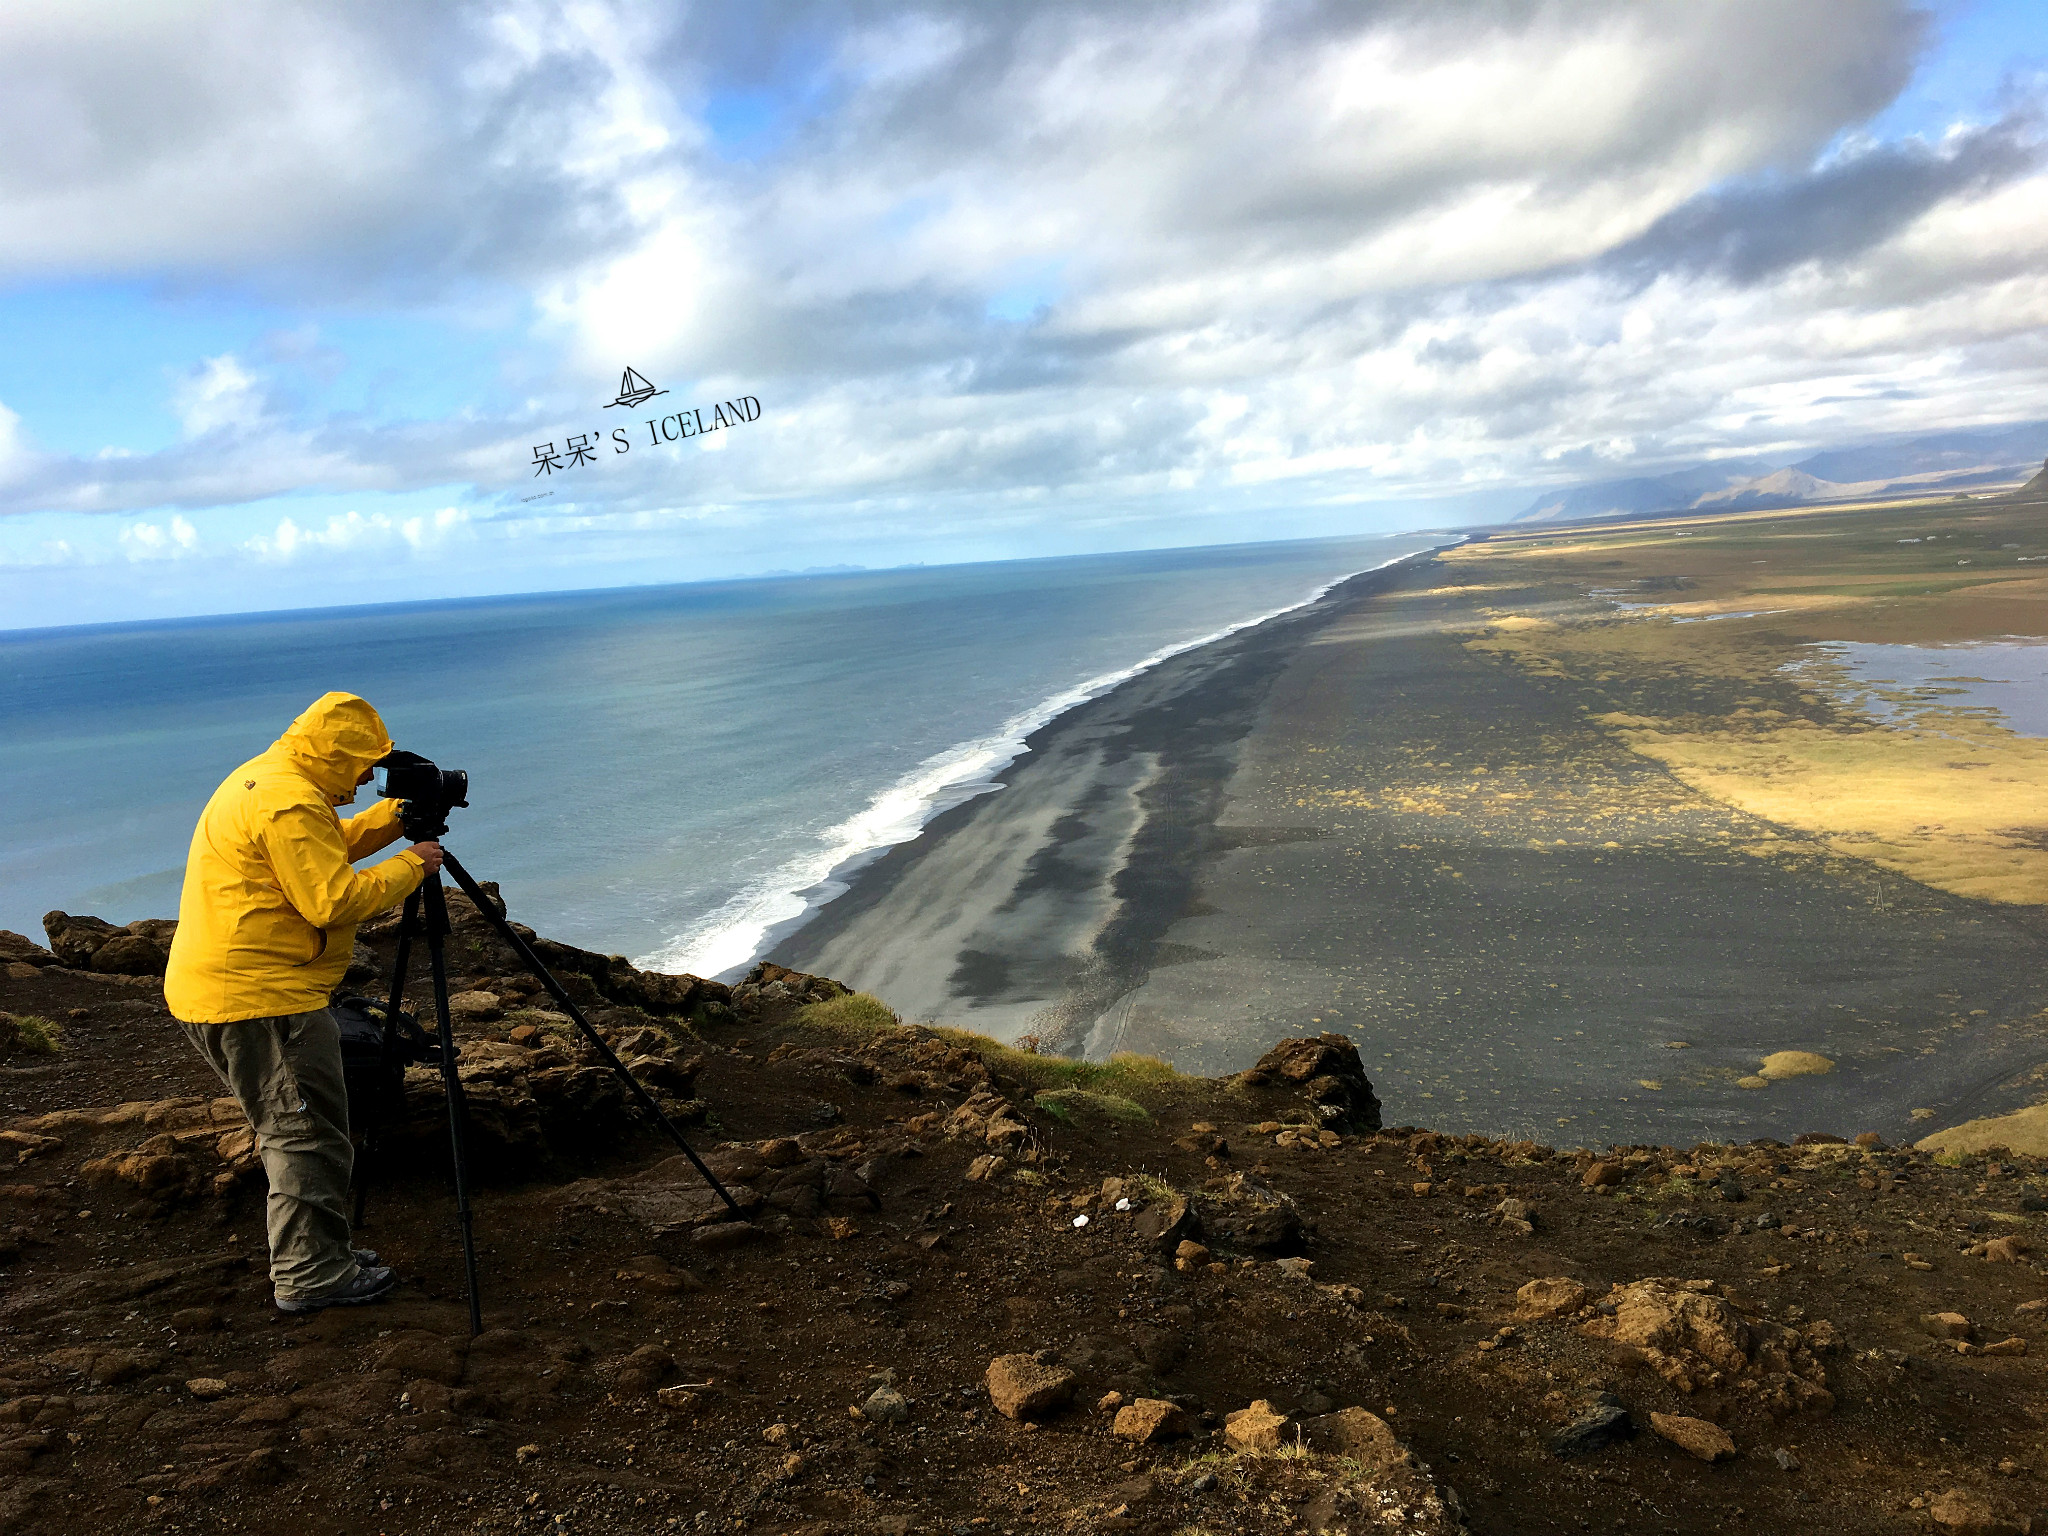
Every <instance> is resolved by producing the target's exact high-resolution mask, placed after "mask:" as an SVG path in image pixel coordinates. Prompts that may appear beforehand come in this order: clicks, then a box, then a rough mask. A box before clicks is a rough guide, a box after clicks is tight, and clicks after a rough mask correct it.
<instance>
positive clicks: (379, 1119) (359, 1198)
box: [355, 891, 420, 1227]
mask: <svg viewBox="0 0 2048 1536" xmlns="http://www.w3.org/2000/svg"><path fill="white" fill-rule="evenodd" d="M419 916H420V893H419V892H418V891H414V892H413V893H412V894H411V895H410V896H408V897H406V898H405V914H404V916H402V917H401V918H400V919H399V922H398V957H397V959H396V960H395V961H394V962H393V964H392V967H391V1001H390V1003H389V1005H388V1006H387V1007H386V1009H385V1013H384V1019H385V1025H384V1049H385V1053H386V1055H387V1056H388V1055H389V1053H390V1050H391V1030H392V1025H391V1022H390V1021H391V1020H393V1019H395V1018H397V1017H398V1010H399V1008H400V1007H401V1006H403V1004H404V1002H405V973H406V969H407V967H408V966H409V965H410V964H411V963H412V936H413V931H414V930H415V929H416V928H417V927H418V926H419ZM384 1065H385V1067H386V1069H387V1071H386V1072H380V1073H379V1074H378V1077H377V1096H376V1097H375V1098H373V1099H371V1100H370V1113H369V1116H368V1118H367V1121H366V1123H365V1124H364V1126H363V1150H362V1155H361V1156H360V1157H358V1158H357V1159H356V1170H355V1176H356V1215H355V1225H356V1226H358V1227H360V1226H361V1225H362V1224H363V1211H364V1208H365V1207H366V1206H367V1205H368V1204H369V1200H370V1175H371V1173H372V1172H373V1171H374V1170H375V1168H376V1166H377V1158H378V1154H379V1153H380V1152H381V1151H382V1150H383V1138H382V1132H383V1129H384V1092H385V1077H386V1076H387V1075H388V1069H389V1066H390V1063H389V1062H388V1061H386V1062H385V1063H384Z"/></svg>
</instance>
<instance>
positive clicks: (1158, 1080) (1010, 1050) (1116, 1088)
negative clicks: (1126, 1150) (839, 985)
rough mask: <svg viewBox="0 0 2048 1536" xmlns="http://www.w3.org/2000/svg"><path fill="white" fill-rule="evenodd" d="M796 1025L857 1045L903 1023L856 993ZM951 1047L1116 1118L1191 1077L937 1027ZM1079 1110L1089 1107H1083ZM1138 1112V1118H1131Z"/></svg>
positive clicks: (818, 1006)
mask: <svg viewBox="0 0 2048 1536" xmlns="http://www.w3.org/2000/svg"><path fill="white" fill-rule="evenodd" d="M796 1022H797V1023H798V1024H799V1025H801V1026H803V1027H804V1028H806V1029H816V1030H822V1031H824V1032H825V1033H827V1034H832V1035H837V1036H839V1037H840V1038H841V1039H843V1040H847V1041H851V1042H854V1043H859V1042H863V1041H867V1040H870V1039H873V1038H874V1037H875V1036H876V1035H878V1034H880V1033H882V1032H883V1031H884V1030H890V1029H895V1028H897V1027H899V1026H900V1025H901V1024H902V1022H903V1021H902V1020H901V1019H900V1018H898V1017H897V1015H896V1012H895V1010H894V1009H892V1008H891V1007H890V1006H889V1005H888V1004H887V1003H885V1002H883V1001H882V1000H881V999H880V998H879V997H876V996H875V995H874V994H873V993H871V992H853V993H849V994H848V995H847V996H845V997H835V998H833V999H832V1000H831V1001H830V1002H826V1003H810V1004H807V1005H806V1006H805V1007H804V1008H802V1009H801V1010H799V1011H798V1013H797V1016H796ZM932 1033H933V1034H935V1035H937V1036H938V1037H939V1038H940V1039H942V1040H944V1041H945V1042H946V1043H947V1044H948V1045H954V1046H958V1047H960V1048H962V1049H964V1050H969V1051H972V1052H974V1053H975V1054H976V1055H977V1056H979V1057H980V1058H981V1059H982V1060H983V1061H984V1062H986V1063H987V1064H988V1068H989V1070H990V1071H991V1072H998V1073H1001V1074H1002V1075H1003V1076H1005V1077H1008V1078H1012V1079H1014V1080H1016V1081H1018V1082H1020V1083H1022V1084H1023V1085H1024V1087H1025V1088H1026V1089H1027V1090H1028V1091H1030V1092H1031V1093H1033V1094H1035V1095H1037V1096H1038V1097H1039V1098H1040V1099H1041V1101H1042V1100H1043V1099H1044V1097H1045V1096H1046V1095H1047V1094H1053V1095H1071V1094H1076V1093H1078V1094H1081V1095H1082V1096H1083V1098H1084V1099H1103V1100H1110V1099H1114V1100H1118V1101H1120V1102H1121V1103H1123V1104H1124V1105H1127V1106H1128V1108H1127V1109H1125V1110H1122V1111H1117V1110H1113V1109H1109V1108H1105V1107H1102V1106H1092V1107H1093V1108H1094V1110H1095V1112H1097V1113H1102V1114H1108V1115H1110V1116H1111V1117H1112V1118H1122V1119H1129V1118H1146V1117H1147V1111H1146V1110H1145V1108H1144V1104H1145V1102H1146V1101H1150V1102H1152V1103H1155V1104H1156V1103H1158V1102H1159V1101H1160V1100H1161V1099H1162V1098H1164V1097H1166V1096H1167V1095H1168V1094H1169V1093H1170V1092H1171V1091H1172V1090H1173V1089H1174V1088H1175V1087H1176V1086H1177V1085H1180V1084H1183V1083H1186V1082H1187V1081H1189V1079H1188V1078H1187V1077H1186V1076H1185V1075H1184V1074H1182V1073H1180V1072H1177V1071H1175V1070H1174V1069H1173V1068H1172V1067H1171V1066H1169V1065H1168V1064H1167V1063H1165V1062H1163V1061H1161V1060H1160V1059H1159V1058H1158V1057H1157V1056H1140V1055H1138V1054H1137V1053H1136V1052H1133V1051H1120V1052H1118V1053H1117V1054H1116V1055H1114V1056H1112V1057H1110V1058H1109V1060H1108V1061H1081V1060H1078V1059H1076V1058H1075V1057H1072V1056H1053V1055H1042V1054H1040V1053H1038V1052H1036V1051H1025V1050H1019V1049H1018V1048H1017V1047H1016V1046H1013V1045H1004V1044H1003V1043H1002V1042H1001V1041H1000V1040H996V1039H993V1038H991V1037H990V1036H988V1035H978V1034H976V1033H975V1032H974V1031H973V1030H969V1029H945V1028H939V1029H934V1030H933V1031H932ZM1080 1107H1081V1108H1083V1109H1087V1108H1090V1107H1091V1106H1089V1105H1087V1104H1085V1103H1082V1104H1081V1105H1080ZM1130 1110H1136V1111H1137V1112H1138V1113H1137V1116H1136V1117H1133V1116H1131V1115H1130Z"/></svg>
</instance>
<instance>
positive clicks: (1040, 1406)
mask: <svg viewBox="0 0 2048 1536" xmlns="http://www.w3.org/2000/svg"><path fill="white" fill-rule="evenodd" d="M1074 1383H1075V1377H1074V1373H1073V1372H1072V1371H1070V1370H1068V1369H1067V1368H1066V1367H1065V1366H1063V1365H1053V1364H1050V1363H1048V1362H1046V1361H1042V1360H1040V1359H1039V1358H1038V1357H1037V1356H1036V1355H998V1356H996V1358H995V1359H993V1360H991V1361H990V1362H989V1367H988V1395H989V1401H990V1402H992V1403H994V1404H995V1407H996V1412H998V1413H1000V1414H1002V1415H1003V1417H1004V1418H1006V1419H1018V1420H1023V1419H1035V1418H1040V1417H1042V1416H1044V1415H1045V1414H1048V1413H1051V1412H1052V1411H1053V1410H1054V1409H1057V1408H1059V1407H1061V1406H1063V1405H1064V1404H1065V1403H1066V1402H1067V1401H1068V1399H1070V1398H1071V1397H1072V1396H1073V1395H1074Z"/></svg>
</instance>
